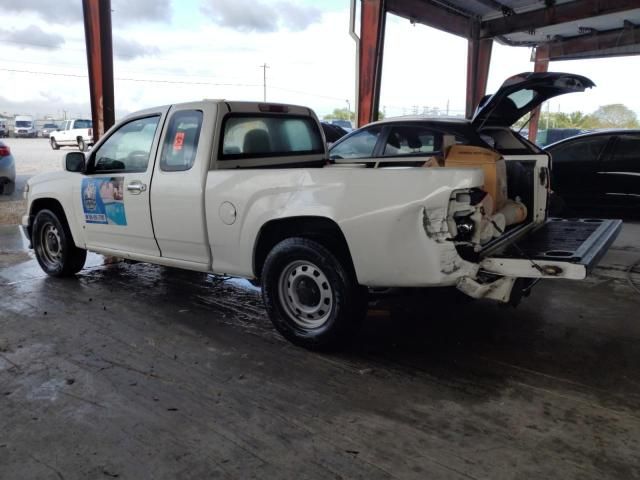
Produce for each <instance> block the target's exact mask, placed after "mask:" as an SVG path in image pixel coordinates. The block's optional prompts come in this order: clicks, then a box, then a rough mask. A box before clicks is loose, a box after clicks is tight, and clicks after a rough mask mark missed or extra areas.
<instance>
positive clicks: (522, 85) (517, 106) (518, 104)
mask: <svg viewBox="0 0 640 480" xmlns="http://www.w3.org/2000/svg"><path fill="white" fill-rule="evenodd" d="M594 86H595V83H593V82H592V81H591V80H589V79H588V78H587V77H583V76H582V75H574V74H572V73H557V72H544V73H533V72H525V73H520V74H518V75H514V76H513V77H510V78H508V79H507V80H506V81H505V82H504V83H503V84H502V86H501V87H500V89H499V90H498V91H497V92H496V93H494V94H493V95H487V96H485V97H484V98H483V99H482V100H481V101H480V104H479V105H478V108H476V113H475V115H474V116H473V119H472V121H471V122H472V124H473V126H474V127H476V128H480V127H481V126H487V127H510V126H511V125H513V124H514V123H516V122H517V121H518V120H519V119H520V118H522V117H523V116H524V115H526V114H527V113H529V112H531V111H532V110H533V109H535V108H536V107H537V106H539V105H540V104H542V103H543V102H545V101H547V100H549V99H550V98H553V97H557V96H558V95H564V94H565V93H572V92H584V91H585V90H586V89H587V88H591V87H594Z"/></svg>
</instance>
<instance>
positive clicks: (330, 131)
mask: <svg viewBox="0 0 640 480" xmlns="http://www.w3.org/2000/svg"><path fill="white" fill-rule="evenodd" d="M320 125H322V130H323V131H324V138H325V140H326V141H327V146H328V147H330V146H331V145H333V144H334V143H335V142H337V141H338V140H340V139H341V138H342V137H344V136H345V135H346V134H347V133H348V132H347V131H346V130H345V129H344V128H342V127H340V126H338V125H334V124H332V123H327V122H320Z"/></svg>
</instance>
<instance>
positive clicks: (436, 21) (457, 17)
mask: <svg viewBox="0 0 640 480" xmlns="http://www.w3.org/2000/svg"><path fill="white" fill-rule="evenodd" d="M386 9H387V11H388V12H389V13H393V14H395V15H398V16H400V17H404V18H407V19H409V20H411V21H412V22H417V23H422V24H424V25H428V26H429V27H433V28H437V29H438V30H442V31H444V32H448V33H452V34H454V35H458V36H460V37H464V38H467V37H469V32H470V28H471V20H470V16H471V15H470V14H469V15H465V14H463V13H462V12H455V11H453V10H451V9H447V8H446V7H443V6H441V5H436V4H434V3H431V2H429V1H425V0H387V1H386Z"/></svg>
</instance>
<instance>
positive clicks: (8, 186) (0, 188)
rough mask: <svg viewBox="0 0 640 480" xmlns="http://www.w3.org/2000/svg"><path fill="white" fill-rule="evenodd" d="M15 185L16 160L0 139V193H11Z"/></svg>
mask: <svg viewBox="0 0 640 480" xmlns="http://www.w3.org/2000/svg"><path fill="white" fill-rule="evenodd" d="M15 185H16V161H15V159H14V158H13V155H12V154H11V149H10V148H9V146H8V145H6V144H5V143H4V142H2V141H0V194H4V195H11V194H12V193H13V191H14V189H15Z"/></svg>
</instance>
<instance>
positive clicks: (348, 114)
mask: <svg viewBox="0 0 640 480" xmlns="http://www.w3.org/2000/svg"><path fill="white" fill-rule="evenodd" d="M345 102H347V117H348V119H349V121H351V102H349V99H348V98H347V99H346V100H345Z"/></svg>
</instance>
